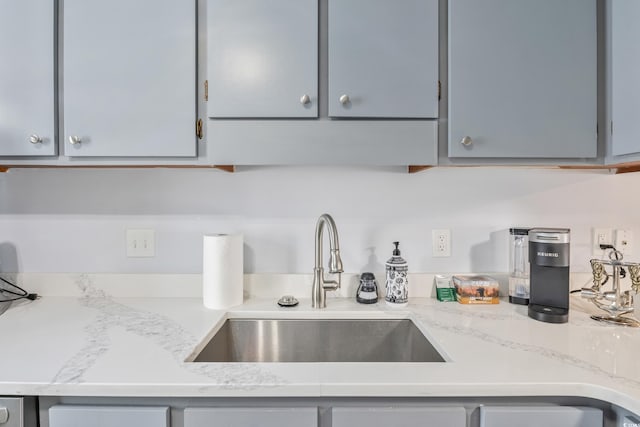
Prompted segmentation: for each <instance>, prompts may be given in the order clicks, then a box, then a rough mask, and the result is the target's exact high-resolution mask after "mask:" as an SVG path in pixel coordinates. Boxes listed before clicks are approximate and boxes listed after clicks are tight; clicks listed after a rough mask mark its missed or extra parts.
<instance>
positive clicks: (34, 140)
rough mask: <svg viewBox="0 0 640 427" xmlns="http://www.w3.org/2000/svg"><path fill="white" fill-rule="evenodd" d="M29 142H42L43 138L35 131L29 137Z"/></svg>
mask: <svg viewBox="0 0 640 427" xmlns="http://www.w3.org/2000/svg"><path fill="white" fill-rule="evenodd" d="M29 142H30V143H32V144H42V138H40V137H39V136H38V135H36V134H35V133H34V134H33V135H31V136H30V137H29Z"/></svg>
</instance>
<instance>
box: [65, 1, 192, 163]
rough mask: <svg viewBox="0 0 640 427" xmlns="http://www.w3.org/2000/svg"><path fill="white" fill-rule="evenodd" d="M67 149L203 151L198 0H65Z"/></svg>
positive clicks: (121, 153) (91, 152)
mask: <svg viewBox="0 0 640 427" xmlns="http://www.w3.org/2000/svg"><path fill="white" fill-rule="evenodd" d="M62 10H63V23H64V24H63V25H64V28H63V29H62V38H63V45H64V48H63V60H62V62H63V64H62V68H63V71H62V73H63V84H62V88H61V96H62V99H63V105H64V109H63V123H64V141H63V142H62V143H63V145H64V153H65V154H66V155H67V156H70V157H87V156H88V157H143V156H144V157H192V156H195V155H196V136H195V123H196V3H195V1H194V0H191V1H184V0H141V1H129V0H112V1H103V0H65V1H64V2H63V8H62Z"/></svg>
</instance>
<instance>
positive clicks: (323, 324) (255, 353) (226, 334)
mask: <svg viewBox="0 0 640 427" xmlns="http://www.w3.org/2000/svg"><path fill="white" fill-rule="evenodd" d="M192 360H193V361H194V362H444V361H445V360H444V358H443V357H442V356H441V355H440V353H438V351H437V350H436V349H435V348H434V347H433V345H432V344H431V343H430V342H429V341H428V340H427V338H426V337H425V336H424V335H423V334H422V332H420V330H419V329H418V328H417V327H416V325H415V324H414V323H413V322H412V321H411V320H409V319H399V320H390V319H381V320H378V319H362V320H360V319H358V320H343V319H228V320H226V321H225V322H224V324H223V325H222V327H221V328H220V329H219V330H218V331H217V332H216V333H215V335H214V336H213V338H211V340H210V341H209V342H207V343H206V344H205V346H204V348H203V349H202V351H200V352H199V353H198V354H197V355H196V356H195V358H194V359H192Z"/></svg>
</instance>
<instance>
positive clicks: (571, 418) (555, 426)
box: [480, 406, 603, 427]
mask: <svg viewBox="0 0 640 427" xmlns="http://www.w3.org/2000/svg"><path fill="white" fill-rule="evenodd" d="M602 423H603V418H602V411H601V410H600V409H596V408H587V407H569V406H559V407H553V406H549V407H535V406H533V407H530V406H513V407H510V406H495V407H492V406H482V407H480V427H513V426H518V427H540V426H544V427H602Z"/></svg>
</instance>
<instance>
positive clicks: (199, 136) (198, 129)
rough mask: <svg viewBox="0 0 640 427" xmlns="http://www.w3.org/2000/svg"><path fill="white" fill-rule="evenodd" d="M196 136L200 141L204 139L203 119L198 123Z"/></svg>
mask: <svg viewBox="0 0 640 427" xmlns="http://www.w3.org/2000/svg"><path fill="white" fill-rule="evenodd" d="M196 136H197V137H198V139H202V136H203V131H202V119H198V121H197V122H196Z"/></svg>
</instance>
